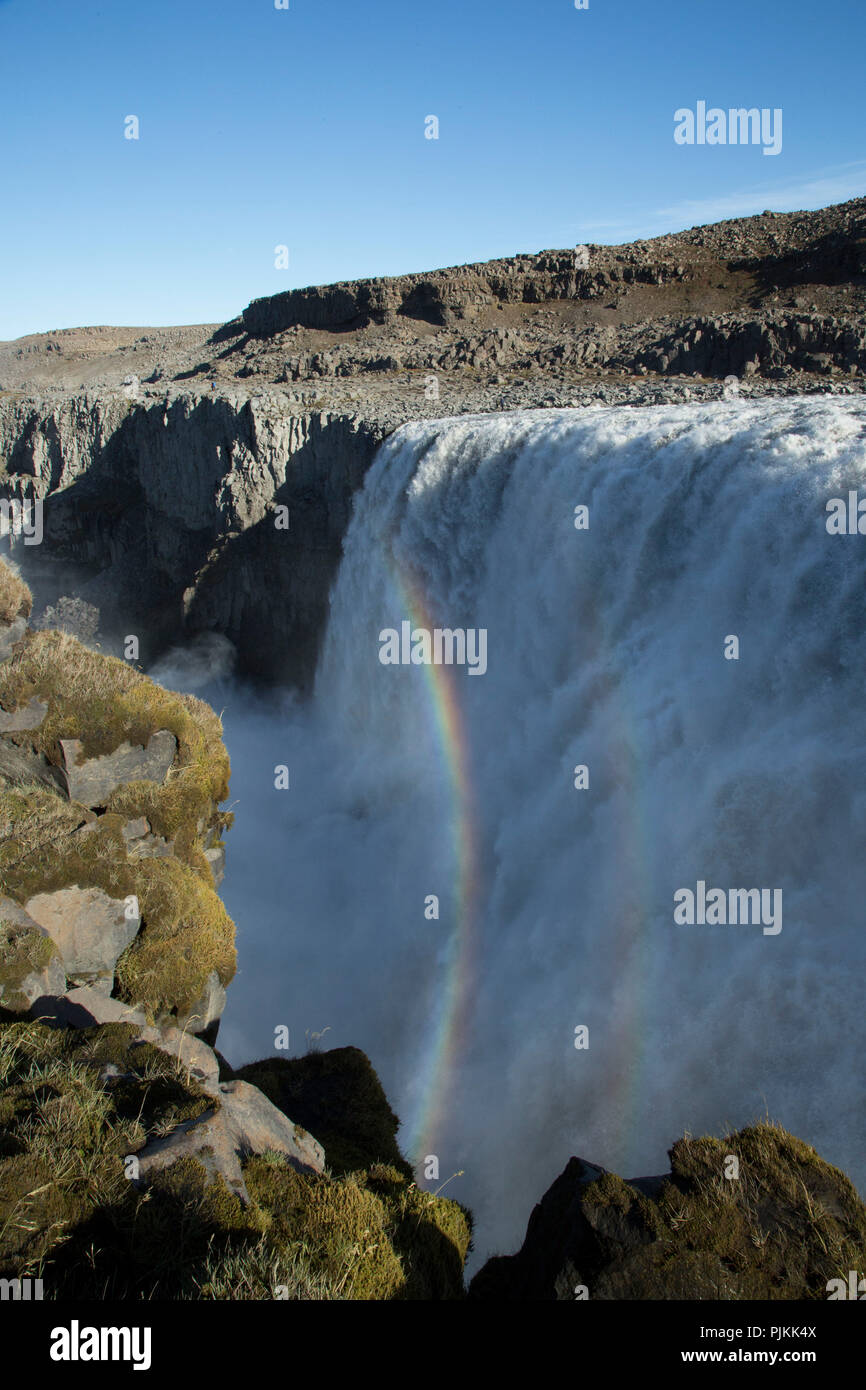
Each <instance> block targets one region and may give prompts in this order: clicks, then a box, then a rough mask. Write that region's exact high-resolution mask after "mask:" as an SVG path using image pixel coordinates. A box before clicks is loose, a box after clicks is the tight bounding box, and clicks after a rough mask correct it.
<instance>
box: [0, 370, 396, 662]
mask: <svg viewBox="0 0 866 1390" xmlns="http://www.w3.org/2000/svg"><path fill="white" fill-rule="evenodd" d="M385 432H386V431H385V427H384V426H383V425H377V424H376V422H375V421H373V422H371V421H369V420H361V419H360V418H359V417H352V416H346V415H341V416H332V415H328V414H314V413H312V414H311V413H307V414H289V413H286V409H285V406H284V405H281V404H280V402H279V401H278V400H277V399H275V398H269V397H267V396H256V397H245V396H241V395H238V396H236V397H232V396H225V395H223V396H218V397H211V396H205V395H200V394H195V395H193V394H190V395H178V396H175V397H173V398H171V399H168V400H167V399H162V400H159V399H156V400H153V399H145V400H142V401H130V400H127V399H126V398H124V397H123V396H122V395H120V394H115V395H113V396H111V395H108V394H105V395H94V396H88V395H85V396H82V397H67V398H64V399H62V400H55V401H51V400H50V399H46V400H39V399H35V398H29V399H27V398H25V399H21V398H14V397H6V398H4V399H2V400H0V460H2V461H3V463H5V473H4V470H3V464H2V463H0V488H2V491H3V492H4V493H5V494H6V495H7V496H9V497H20V498H32V499H42V500H43V502H44V511H43V523H44V543H43V544H42V545H39V546H36V545H33V546H27V545H25V544H24V543H23V541H22V540H21V538H19V539H18V540H17V541H16V544H15V550H14V553H15V558H16V560H18V562H19V563H20V564H21V565H22V568H23V569H24V572H25V573H26V575H27V577H28V579H29V580H30V582H31V584H32V586H33V587H34V591H35V593H36V595H37V599H38V598H40V597H45V598H48V597H50V596H51V594H52V593H56V592H57V590H58V588H59V589H60V591H61V592H68V590H69V587H70V579H69V576H70V574H72V575H74V577H75V586H76V589H77V592H80V593H81V595H82V596H83V597H84V598H86V599H87V600H88V601H89V602H92V603H94V604H96V606H97V607H99V608H100V610H101V613H102V630H103V633H104V634H111V635H114V636H123V635H125V634H126V633H130V632H134V633H137V634H138V635H139V636H140V638H141V651H142V658H143V659H147V657H148V656H151V655H153V654H154V653H155V651H157V650H158V649H159V647H160V646H161V645H164V644H165V643H167V642H171V641H177V640H180V639H182V638H189V637H193V636H194V635H195V634H196V633H198V632H202V631H218V632H221V633H223V634H224V635H225V636H227V637H228V638H229V639H230V640H231V641H232V642H233V643H234V644H235V646H236V647H237V649H238V654H239V665H240V669H241V670H242V671H244V672H247V673H248V674H250V675H254V676H257V677H259V678H262V679H265V680H288V681H291V682H293V683H296V684H298V685H300V686H302V687H303V686H305V685H306V684H307V682H308V681H309V679H310V677H311V674H312V671H313V669H314V666H315V658H316V652H317V647H318V641H319V638H320V635H321V631H322V627H323V621H324V617H325V614H326V611H327V599H328V592H329V588H330V584H331V580H332V578H333V575H334V573H335V570H336V566H337V563H338V560H339V556H340V547H341V541H342V536H343V533H344V531H345V528H346V525H347V523H348V519H349V515H350V511H351V499H352V495H353V493H354V492H355V490H356V489H357V487H358V486H359V484H360V482H361V480H362V478H363V476H364V473H365V471H366V468H367V466H368V465H369V463H370V461H371V459H372V457H373V454H374V452H375V450H376V447H377V445H378V444H379V442H380V440H381V439H382V438H383V437H384V434H385ZM280 508H288V513H286V512H285V511H280V510H279V509H280ZM276 594H279V596H280V597H279V603H278V604H277V603H272V602H268V601H267V596H271V597H273V596H274V595H276Z"/></svg>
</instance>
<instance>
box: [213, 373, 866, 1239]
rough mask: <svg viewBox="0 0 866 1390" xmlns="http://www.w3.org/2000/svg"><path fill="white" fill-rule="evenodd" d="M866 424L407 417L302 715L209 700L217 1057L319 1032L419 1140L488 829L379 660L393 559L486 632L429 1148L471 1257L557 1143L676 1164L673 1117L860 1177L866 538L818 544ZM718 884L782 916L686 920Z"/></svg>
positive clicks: (860, 463)
mask: <svg viewBox="0 0 866 1390" xmlns="http://www.w3.org/2000/svg"><path fill="white" fill-rule="evenodd" d="M864 427H866V406H864V404H863V403H862V402H855V401H842V400H840V399H838V398H834V399H829V398H825V399H811V400H794V401H783V402H776V403H768V402H762V403H760V404H747V403H743V402H733V403H718V404H713V405H709V406H708V405H701V406H683V407H664V408H658V409H641V410H631V409H620V410H608V409H598V410H591V411H582V412H577V411H547V412H532V413H517V414H513V415H506V416H484V417H469V418H462V419H459V420H454V421H447V422H432V423H431V422H424V423H419V424H414V425H410V426H406V427H405V428H403V429H402V430H400V431H399V432H398V433H397V435H395V436H393V437H392V438H391V440H389V441H388V442H387V444H386V445H385V446H384V447H383V449H382V450H381V451H380V455H379V457H378V459H377V461H376V463H375V464H374V467H373V468H372V470H371V472H370V474H369V475H368V479H367V483H366V486H365V489H364V492H363V494H362V495H361V496H360V497H359V499H358V501H357V505H356V512H355V516H354V519H353V522H352V525H351V528H350V532H349V535H348V537H347V541H346V546H345V556H344V560H343V563H342V566H341V570H340V573H339V576H338V579H337V583H336V587H335V592H334V595H333V598H332V608H331V620H330V626H329V630H328V635H327V640H326V643H325V648H324V651H323V654H322V659H321V663H320V669H319V673H318V678H317V684H316V690H315V695H314V698H313V700H312V701H311V702H310V703H309V704H307V705H301V704H299V703H297V702H296V701H294V700H285V701H283V702H282V703H280V704H271V705H267V704H265V703H264V702H262V701H260V700H257V699H256V698H254V697H253V696H251V695H249V694H248V693H245V692H243V691H241V690H239V689H238V688H236V687H232V688H229V689H228V690H227V691H226V690H222V691H217V692H216V695H215V697H214V696H211V698H216V699H217V700H218V701H219V703H220V704H221V705H225V706H226V710H225V715H224V724H225V730H226V738H227V742H228V745H229V749H230V752H231V754H232V760H233V768H234V773H233V781H232V796H233V798H236V799H237V805H236V807H235V810H236V813H237V822H236V826H235V829H234V830H233V832H232V834H231V836H230V838H229V857H228V874H227V879H226V884H225V895H226V900H227V903H228V906H229V910H230V911H231V912H232V913H233V915H234V917H235V920H236V922H237V925H238V949H239V962H240V969H239V974H238V977H237V979H236V981H235V983H234V984H233V985H232V988H231V989H230V991H229V1003H228V1007H227V1010H226V1014H225V1018H224V1022H223V1026H222V1032H221V1035H220V1046H221V1048H223V1050H225V1052H226V1053H227V1055H228V1056H229V1057H230V1058H231V1059H232V1060H233V1061H235V1062H240V1061H246V1060H251V1059H252V1058H253V1057H258V1056H264V1055H269V1054H270V1055H272V1049H273V1029H274V1028H275V1027H276V1026H277V1025H278V1024H281V1023H285V1024H288V1026H289V1028H290V1030H291V1044H292V1051H293V1052H295V1051H303V1050H304V1035H305V1033H306V1032H308V1031H310V1032H311V1031H320V1030H322V1029H323V1028H325V1027H327V1028H329V1029H330V1032H329V1033H328V1035H327V1039H326V1044H325V1045H327V1046H342V1045H349V1044H353V1045H356V1046H359V1047H362V1048H364V1049H365V1050H366V1051H367V1052H368V1053H369V1055H370V1056H371V1058H372V1060H373V1062H374V1064H375V1065H376V1067H377V1068H378V1070H379V1072H380V1075H381V1076H382V1080H383V1082H384V1084H385V1086H386V1089H387V1091H388V1094H389V1098H390V1099H391V1102H392V1104H393V1105H394V1107H395V1109H396V1110H397V1111H398V1112H399V1113H400V1115H401V1117H402V1118H403V1120H404V1121H405V1122H406V1125H405V1127H404V1131H403V1137H404V1138H405V1137H407V1136H408V1134H409V1133H410V1132H411V1129H412V1122H413V1120H414V1119H415V1118H416V1117H417V1116H418V1115H419V1114H420V1113H421V1112H422V1111H423V1108H424V1105H425V1101H426V1096H425V1094H423V1084H424V1083H423V1082H422V1078H423V1077H424V1076H425V1075H426V1070H425V1069H426V1067H427V1065H428V1063H429V1062H430V1056H431V1053H430V1049H431V1047H432V1046H433V1043H434V1042H435V1027H436V1021H437V1006H438V1004H439V1002H440V1001H441V1000H442V999H443V997H444V996H445V993H446V991H447V990H448V988H449V965H448V961H449V942H450V941H451V935H452V932H453V931H454V929H455V922H456V921H457V916H456V914H457V913H458V910H459V903H458V901H457V877H456V871H455V844H454V836H455V833H457V834H466V833H467V831H468V829H469V828H470V827H469V825H468V823H467V822H466V821H463V822H461V821H460V820H459V818H457V817H456V815H455V807H457V806H458V805H459V802H458V801H457V800H455V795H454V786H453V782H452V776H451V770H450V768H449V763H448V759H447V758H446V757H445V752H444V749H443V745H442V743H441V739H440V735H439V732H438V731H437V725H436V722H435V720H434V717H433V710H432V706H431V695H430V686H429V682H428V673H427V672H426V671H425V670H424V668H413V667H383V666H382V664H381V663H380V661H379V659H378V651H379V643H378V634H379V632H380V630H381V629H382V628H383V627H386V626H394V627H396V626H398V625H399V623H400V621H401V620H402V619H404V618H407V617H412V616H413V615H412V614H411V613H409V612H408V611H407V608H406V594H405V592H404V593H401V592H400V591H399V589H397V588H395V586H394V584H393V580H392V576H393V574H394V572H399V573H401V574H402V575H403V577H404V579H405V577H406V575H407V573H408V572H409V571H410V570H411V572H412V575H413V579H414V582H415V584H416V586H417V589H418V590H419V591H423V594H424V596H425V601H426V604H427V607H428V609H429V611H430V612H431V614H432V617H433V619H434V620H435V621H437V622H442V623H444V624H447V625H450V626H454V627H457V626H460V627H466V628H469V627H476V628H481V627H483V628H485V629H486V631H487V633H488V669H487V672H486V673H485V675H484V677H483V678H482V679H476V680H470V679H468V678H467V672H466V671H465V670H463V671H456V672H454V673H453V679H454V683H455V689H456V691H457V694H458V702H459V704H460V707H461V711H462V719H463V721H464V727H465V733H466V741H467V748H468V757H467V758H466V759H465V760H464V764H463V766H462V772H463V775H464V776H465V778H466V779H467V781H468V784H469V785H470V786H471V788H472V789H473V793H474V797H475V802H476V806H477V815H476V818H475V822H474V833H475V836H476V840H477V857H478V864H479V875H478V877H479V882H480V885H481V897H480V909H479V913H478V917H477V920H476V921H475V923H474V925H473V928H472V930H473V933H474V939H475V947H476V955H477V969H476V971H475V974H474V977H473V978H472V981H471V995H470V1006H471V1007H470V1010H469V1027H468V1029H467V1031H466V1033H465V1035H464V1036H463V1037H462V1038H461V1039H460V1048H459V1052H458V1064H459V1065H458V1069H457V1072H456V1074H455V1076H454V1077H452V1085H451V1087H450V1089H449V1090H448V1092H447V1103H446V1106H445V1108H444V1112H443V1119H442V1123H441V1125H440V1127H439V1128H438V1129H437V1131H436V1132H435V1133H434V1134H433V1135H432V1136H431V1139H430V1144H431V1146H432V1150H431V1151H433V1152H436V1153H437V1154H438V1156H439V1158H440V1172H441V1173H442V1175H443V1177H447V1176H448V1175H449V1174H450V1173H452V1172H454V1171H455V1170H457V1169H458V1168H461V1169H464V1170H465V1176H464V1177H463V1178H459V1179H456V1180H455V1181H454V1182H453V1183H452V1184H451V1185H450V1186H449V1188H448V1191H449V1193H450V1194H452V1195H454V1196H456V1197H460V1198H461V1199H462V1200H465V1201H466V1202H467V1203H468V1204H469V1205H470V1206H472V1207H473V1209H474V1210H475V1212H476V1216H477V1221H478V1228H477V1235H476V1244H477V1257H476V1258H477V1259H483V1258H484V1257H485V1256H486V1255H487V1254H488V1253H490V1252H491V1251H492V1250H512V1249H514V1248H516V1246H517V1245H518V1244H519V1242H520V1240H521V1238H522V1235H523V1231H524V1229H525V1224H526V1220H527V1217H528V1215H529V1212H530V1210H531V1207H532V1205H533V1203H534V1202H535V1201H537V1200H538V1198H539V1197H540V1196H541V1194H542V1193H543V1192H544V1190H545V1189H546V1187H547V1186H548V1185H549V1183H550V1182H551V1181H552V1179H553V1178H554V1177H555V1176H556V1175H557V1173H558V1172H559V1171H561V1169H562V1167H563V1166H564V1165H565V1163H566V1162H567V1160H568V1158H569V1157H570V1156H571V1155H572V1154H574V1153H578V1154H581V1155H583V1156H584V1157H586V1158H588V1159H590V1160H591V1161H593V1162H597V1163H601V1164H603V1165H605V1166H607V1167H609V1168H613V1169H616V1170H617V1171H620V1172H621V1173H623V1174H624V1175H625V1176H634V1175H637V1174H644V1173H649V1172H661V1171H665V1169H666V1166H667V1160H666V1152H665V1151H666V1148H667V1146H668V1145H669V1144H670V1142H672V1141H673V1140H674V1139H675V1138H676V1137H678V1135H679V1134H681V1133H682V1132H683V1130H684V1129H690V1130H691V1131H692V1132H700V1131H712V1132H720V1131H721V1129H722V1128H723V1127H724V1126H734V1125H740V1124H744V1123H748V1122H750V1121H752V1120H753V1119H755V1118H756V1117H757V1116H759V1115H761V1114H763V1113H764V1112H765V1110H766V1111H769V1113H770V1115H772V1116H773V1117H774V1118H776V1119H778V1120H780V1121H782V1122H783V1123H784V1124H786V1125H787V1126H788V1127H789V1128H790V1129H791V1130H793V1131H794V1132H795V1133H797V1134H799V1135H800V1136H801V1137H802V1138H803V1139H805V1140H807V1141H808V1142H810V1143H812V1144H814V1145H815V1146H816V1147H817V1148H818V1149H819V1151H821V1152H822V1153H823V1154H824V1155H825V1156H826V1157H827V1158H828V1159H829V1160H831V1161H832V1162H835V1163H837V1164H839V1165H840V1166H842V1167H843V1168H845V1169H846V1170H847V1171H848V1172H849V1173H850V1174H851V1175H852V1177H853V1178H854V1179H855V1181H857V1182H859V1183H860V1184H861V1186H864V1185H866V1169H864V1166H863V1152H862V1133H863V1099H862V1098H863V1095H864V1090H866V1088H864V1081H866V1075H864V1072H866V1062H864V1051H863V1047H862V984H861V981H862V971H863V966H864V963H866V961H864V957H866V938H864V936H863V932H862V903H863V901H864V897H866V861H864V858H863V855H862V845H863V842H864V830H866V792H864V788H866V734H864V723H863V719H862V707H863V706H862V701H863V690H864V688H866V644H864V641H863V636H862V634H863V618H864V613H863V602H864V600H863V594H864V578H866V537H857V536H853V537H838V536H830V535H828V533H827V531H826V527H825V524H824V517H825V504H826V501H827V500H828V499H829V498H830V497H831V496H834V495H843V496H844V495H846V490H847V489H848V488H851V487H857V486H858V485H859V486H860V487H861V488H862V489H863V490H864V495H866V461H864V447H863V441H864ZM576 504H585V505H587V506H588V507H589V518H590V524H589V527H588V529H587V530H584V531H577V530H576V529H575V527H574V525H573V515H574V507H575V505H576ZM729 634H737V635H738V636H739V639H740V659H739V660H738V661H728V660H725V658H724V655H723V646H724V640H725V638H726V637H727V636H728V635H729ZM208 693H210V692H208ZM451 752H452V753H453V752H454V750H453V749H452V750H451ZM283 763H284V764H286V765H288V766H289V768H290V772H291V779H290V787H289V790H288V791H277V790H275V789H274V767H275V766H276V765H277V764H283ZM578 764H583V765H586V766H587V767H588V769H589V782H590V785H589V788H588V789H587V790H582V791H578V790H575V788H574V779H573V771H574V768H575V766H576V765H578ZM700 879H703V880H705V881H706V882H707V883H708V884H712V885H718V886H720V887H723V888H726V889H727V888H736V887H762V888H769V889H781V890H783V892H784V930H782V931H781V932H780V933H779V934H778V935H777V936H767V935H765V934H764V933H763V932H762V930H761V927H760V926H749V925H738V926H726V927H720V926H718V927H712V926H678V925H676V924H675V923H674V919H673V908H674V896H673V895H674V893H675V892H676V891H677V890H678V889H680V888H683V887H691V888H694V887H695V884H696V882H697V881H698V880H700ZM431 893H436V894H439V895H440V897H441V912H440V918H439V920H438V921H435V920H426V919H425V916H424V900H425V896H426V895H428V894H431ZM581 1024H585V1025H588V1027H589V1037H590V1046H589V1048H588V1049H587V1050H583V1051H579V1050H577V1049H575V1047H574V1029H575V1027H576V1026H577V1025H581ZM411 1157H412V1158H413V1159H414V1160H418V1159H420V1158H421V1157H423V1155H421V1154H412V1155H411ZM434 1185H435V1184H434Z"/></svg>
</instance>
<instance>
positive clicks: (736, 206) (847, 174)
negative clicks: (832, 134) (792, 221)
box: [651, 160, 866, 227]
mask: <svg viewBox="0 0 866 1390" xmlns="http://www.w3.org/2000/svg"><path fill="white" fill-rule="evenodd" d="M864 194H866V161H862V160H861V161H857V162H856V163H853V164H847V165H843V166H842V167H841V168H840V169H837V170H829V169H828V170H826V171H825V172H824V173H822V174H820V175H817V176H812V177H808V178H804V179H802V180H797V181H794V182H792V183H786V184H780V183H777V184H763V185H762V186H761V187H760V188H757V189H750V190H743V191H740V192H736V193H728V194H722V195H721V196H719V197H715V198H694V199H683V200H682V201H680V202H678V203H674V204H673V205H672V206H670V207H666V208H658V209H657V210H656V211H655V212H654V213H652V214H651V216H652V217H653V218H654V219H656V220H658V221H665V222H672V223H674V224H675V225H676V226H677V227H685V226H689V225H691V226H696V225H699V224H701V223H704V222H721V221H723V220H727V219H728V218H732V217H751V216H753V215H754V214H755V213H759V212H763V211H764V210H765V209H767V208H770V209H772V210H773V211H774V212H797V211H799V210H800V209H801V208H803V209H813V208H820V207H826V206H827V204H829V203H845V202H847V201H848V199H849V198H860V197H862V196H863V195H864Z"/></svg>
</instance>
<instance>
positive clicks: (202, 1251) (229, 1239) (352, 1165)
mask: <svg viewBox="0 0 866 1390" xmlns="http://www.w3.org/2000/svg"><path fill="white" fill-rule="evenodd" d="M30 608H31V599H30V594H29V591H28V589H27V587H26V585H25V584H24V583H23V582H22V581H21V579H20V578H19V577H18V576H17V575H16V574H15V573H14V572H13V571H12V570H10V569H9V568H8V567H7V566H6V565H5V564H4V563H3V562H2V561H0V1278H4V1279H6V1278H9V1279H23V1278H26V1277H29V1276H31V1275H33V1274H34V1273H38V1276H39V1277H40V1278H41V1279H43V1282H44V1283H45V1284H46V1285H47V1287H48V1290H49V1293H48V1296H49V1297H51V1298H56V1299H63V1298H105V1297H109V1298H148V1297H160V1298H233V1299H236V1298H290V1299H298V1298H317V1299H344V1298H354V1299H357V1298H376V1299H390V1298H453V1297H457V1296H461V1295H462V1289H463V1285H462V1270H463V1263H464V1260H465V1257H466V1253H467V1250H468V1247H469V1240H470V1232H471V1220H470V1217H469V1215H468V1213H467V1212H466V1211H465V1210H464V1209H463V1208H462V1207H460V1206H459V1205H458V1204H457V1203H456V1202H451V1201H448V1200H447V1199H445V1198H439V1197H437V1196H435V1195H433V1194H429V1193H425V1192H422V1191H420V1190H419V1189H418V1188H417V1186H416V1185H415V1183H414V1182H413V1180H412V1172H411V1169H410V1168H409V1166H408V1164H407V1163H406V1161H405V1160H404V1158H403V1157H402V1155H401V1154H400V1151H399V1149H398V1147H397V1143H396V1133H397V1126H398V1120H397V1116H396V1115H394V1114H393V1112H392V1111H391V1109H390V1107H389V1105H388V1103H387V1100H386V1098H385V1096H384V1094H383V1092H382V1088H381V1086H380V1084H379V1081H378V1078H377V1077H376V1075H375V1072H374V1071H373V1069H372V1067H371V1066H370V1063H369V1061H368V1060H367V1058H366V1057H365V1056H364V1055H363V1054H362V1053H359V1052H357V1050H356V1049H352V1048H348V1049H347V1048H344V1049H337V1050H336V1051H334V1052H330V1053H327V1054H323V1055H320V1056H313V1057H306V1058H304V1057H301V1058H294V1059H290V1058H286V1059H280V1060H279V1061H275V1060H272V1059H265V1060H263V1061H261V1062H259V1063H255V1064H253V1065H252V1066H251V1067H249V1068H247V1069H245V1070H242V1071H239V1072H233V1071H232V1068H231V1067H230V1066H229V1065H228V1064H227V1063H226V1062H225V1060H224V1059H222V1058H221V1057H220V1056H219V1055H218V1054H217V1053H216V1052H215V1051H214V1049H213V1047H212V1046H211V1044H212V1043H213V1042H214V1041H215V1037H216V1031H217V1028H218V1025H219V1017H220V1014H221V1012H222V1008H223V1005H224V1002H225V997H226V996H225V990H226V986H227V985H229V984H230V982H231V979H232V975H233V973H234V969H235V949H234V925H233V923H232V922H231V920H230V919H229V917H228V915H227V913H226V911H225V909H224V907H223V905H222V903H221V901H220V898H219V896H218V893H217V891H216V890H217V887H218V884H219V881H220V878H221V876H222V863H223V858H224V851H223V846H222V838H221V837H222V835H223V834H224V833H225V831H226V830H227V829H228V828H229V827H230V824H231V816H230V815H228V814H227V813H225V812H223V811H222V810H220V803H221V802H223V801H224V800H225V798H226V796H227V794H228V776H229V765H228V757H227V754H226V752H225V748H224V746H223V744H222V738H221V728H220V724H219V720H218V719H217V717H216V715H215V714H214V713H213V711H212V710H211V709H209V707H208V706H206V705H204V704H203V703H202V702H201V701H199V700H196V699H194V698H193V697H191V696H178V695H174V694H172V693H170V692H168V691H165V690H163V689H162V688H161V687H159V686H156V685H154V683H153V682H152V681H150V680H149V679H148V678H147V677H146V676H144V675H142V674H141V673H140V672H139V671H137V670H135V668H134V667H133V666H131V665H129V664H126V663H124V662H122V661H119V660H117V659H116V658H111V657H106V656H104V655H102V654H101V653H99V652H96V651H93V650H91V649H90V648H88V647H86V646H84V645H83V644H82V643H80V642H78V641H77V640H76V639H75V638H74V637H72V636H70V635H69V634H68V633H65V632H60V631H51V630H46V631H41V632H36V631H34V630H32V629H29V628H28V627H27V619H28V616H29V613H30ZM254 1083H256V1084H254ZM310 1123H314V1124H315V1126H316V1128H317V1129H319V1132H320V1134H322V1135H323V1136H325V1140H326V1144H327V1148H323V1145H322V1143H321V1142H320V1140H319V1139H318V1138H315V1137H314V1136H313V1135H312V1134H311V1133H310V1132H309V1130H308V1129H307V1128H306V1125H307V1124H310ZM179 1233H181V1234H182V1238H180V1239H179V1238H178V1236H179Z"/></svg>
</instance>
